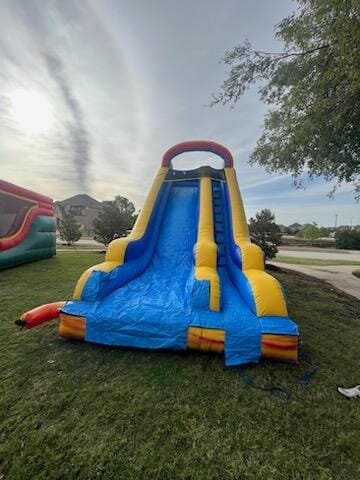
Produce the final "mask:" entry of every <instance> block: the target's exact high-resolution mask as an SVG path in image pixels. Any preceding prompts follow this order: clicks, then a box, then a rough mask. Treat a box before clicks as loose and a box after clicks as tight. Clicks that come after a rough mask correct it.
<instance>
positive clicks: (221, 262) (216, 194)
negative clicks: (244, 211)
mask: <svg viewBox="0 0 360 480" xmlns="http://www.w3.org/2000/svg"><path fill="white" fill-rule="evenodd" d="M212 195H213V213H214V226H215V228H214V229H215V242H216V244H217V247H218V252H217V266H218V267H224V266H225V265H226V251H225V226H224V206H223V201H222V192H221V186H220V184H219V182H215V181H213V182H212Z"/></svg>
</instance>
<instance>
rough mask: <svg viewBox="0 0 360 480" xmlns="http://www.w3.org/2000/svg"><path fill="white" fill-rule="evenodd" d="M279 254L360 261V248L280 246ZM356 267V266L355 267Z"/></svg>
mask: <svg viewBox="0 0 360 480" xmlns="http://www.w3.org/2000/svg"><path fill="white" fill-rule="evenodd" d="M279 255H282V256H284V257H298V258H316V259H319V260H351V261H355V262H360V250H331V251H329V250H328V249H325V248H323V249H321V250H320V249H316V250H315V249H307V248H298V249H295V248H291V249H290V248H286V247H280V248H279ZM354 268H356V267H354Z"/></svg>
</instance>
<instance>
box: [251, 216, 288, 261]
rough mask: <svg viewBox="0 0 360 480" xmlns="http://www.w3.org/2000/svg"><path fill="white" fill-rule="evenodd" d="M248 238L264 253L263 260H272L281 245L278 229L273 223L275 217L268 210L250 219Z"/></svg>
mask: <svg viewBox="0 0 360 480" xmlns="http://www.w3.org/2000/svg"><path fill="white" fill-rule="evenodd" d="M249 231H250V238H251V241H252V242H253V243H256V245H258V246H259V247H260V248H261V249H262V250H263V252H264V254H265V259H266V260H269V259H271V258H274V257H275V255H276V254H277V252H278V248H277V247H278V245H280V243H281V233H280V227H279V226H278V225H277V224H276V223H275V215H274V214H273V213H271V211H270V210H268V209H264V210H261V212H260V213H257V214H256V215H255V218H250V222H249Z"/></svg>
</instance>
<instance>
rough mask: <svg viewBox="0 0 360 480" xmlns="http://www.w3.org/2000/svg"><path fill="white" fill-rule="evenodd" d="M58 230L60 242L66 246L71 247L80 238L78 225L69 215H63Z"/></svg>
mask: <svg viewBox="0 0 360 480" xmlns="http://www.w3.org/2000/svg"><path fill="white" fill-rule="evenodd" d="M58 230H59V234H60V238H61V240H63V241H64V242H66V244H67V245H73V244H74V243H75V242H77V241H78V240H80V238H81V231H80V225H79V224H78V223H77V221H76V220H75V218H74V217H73V215H71V214H70V213H64V214H63V218H62V219H61V220H60V221H59V226H58Z"/></svg>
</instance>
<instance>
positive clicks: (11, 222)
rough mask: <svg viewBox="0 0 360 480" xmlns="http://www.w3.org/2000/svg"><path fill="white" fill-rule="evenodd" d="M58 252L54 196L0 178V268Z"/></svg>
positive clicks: (40, 258)
mask: <svg viewBox="0 0 360 480" xmlns="http://www.w3.org/2000/svg"><path fill="white" fill-rule="evenodd" d="M55 254H56V221H55V218H54V209H53V201H52V199H51V198H49V197H46V196H44V195H40V194H38V193H35V192H32V191H30V190H27V189H25V188H21V187H18V186H17V185H14V184H12V183H9V182H5V181H3V180H0V270H2V269H5V268H8V267H14V266H16V265H20V264H22V263H28V262H33V261H35V260H42V259H44V258H49V257H52V256H53V255H55Z"/></svg>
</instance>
